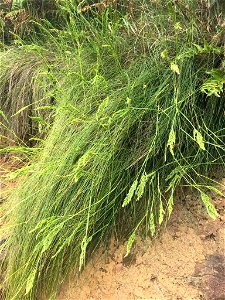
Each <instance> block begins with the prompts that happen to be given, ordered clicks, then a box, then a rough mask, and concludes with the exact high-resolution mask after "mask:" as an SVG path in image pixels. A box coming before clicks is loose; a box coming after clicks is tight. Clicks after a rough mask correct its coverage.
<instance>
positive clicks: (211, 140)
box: [2, 0, 225, 300]
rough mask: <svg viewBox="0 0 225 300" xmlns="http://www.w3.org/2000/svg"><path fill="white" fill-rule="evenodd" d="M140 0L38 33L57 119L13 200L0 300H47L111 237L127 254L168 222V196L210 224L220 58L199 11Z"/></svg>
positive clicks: (220, 102)
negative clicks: (187, 190) (50, 58)
mask: <svg viewBox="0 0 225 300" xmlns="http://www.w3.org/2000/svg"><path fill="white" fill-rule="evenodd" d="M138 2H139V5H138V6H137V7H136V6H135V7H134V8H135V9H134V12H135V13H134V15H133V16H132V18H130V17H129V16H128V15H127V14H125V13H124V12H119V11H118V10H117V11H114V10H112V9H111V8H109V9H106V10H105V11H104V12H102V13H101V14H95V13H93V15H91V14H90V15H88V16H86V15H85V16H84V15H82V14H80V12H79V10H78V12H77V7H76V5H72V4H71V2H65V4H64V5H63V7H62V10H63V12H64V14H65V24H66V26H65V28H64V29H61V30H59V29H54V28H52V27H51V25H49V24H48V26H50V27H49V28H48V29H46V27H44V26H43V25H41V29H40V30H43V40H44V41H45V43H46V47H47V46H48V43H49V44H50V45H51V51H52V52H54V53H55V57H57V59H58V60H57V61H56V62H55V61H54V63H52V65H51V69H50V72H51V74H52V78H57V79H58V80H56V81H54V84H55V85H56V86H57V88H56V95H55V97H56V102H57V112H56V115H55V119H54V123H53V125H52V128H51V130H50V132H49V134H48V137H47V139H46V141H45V142H44V148H43V151H41V152H40V153H39V154H38V156H37V157H36V161H35V162H34V163H33V165H31V166H30V167H29V169H28V170H29V174H30V173H31V174H30V175H27V177H26V178H25V179H24V180H23V183H21V186H19V188H18V194H17V195H14V197H13V200H14V204H13V206H14V209H13V210H12V212H11V213H10V219H11V224H10V226H12V227H11V228H13V229H12V232H11V235H10V237H9V239H8V241H7V243H6V244H5V245H4V247H5V248H6V249H7V251H8V255H7V257H6V259H5V261H4V263H3V266H2V268H3V270H4V273H5V282H4V284H3V291H4V297H5V299H10V300H12V299H53V298H54V296H55V295H56V293H57V288H58V286H59V285H60V284H61V283H62V281H63V280H64V279H65V277H66V276H67V274H68V273H69V272H70V271H71V269H72V268H73V267H74V266H76V268H77V271H81V270H82V268H83V267H84V265H85V262H86V260H87V259H88V258H89V257H90V254H91V253H92V251H94V250H95V249H96V247H98V245H99V244H100V243H101V242H103V241H106V240H107V238H109V237H110V236H111V235H113V234H114V235H115V234H116V235H118V236H119V237H120V238H121V237H126V238H128V246H127V252H128V253H129V251H130V249H131V247H132V243H133V241H134V240H135V235H136V234H138V233H141V232H142V233H143V232H144V233H145V234H146V235H147V236H148V235H151V236H155V235H156V234H157V231H158V228H159V227H160V225H162V224H165V222H166V221H167V220H168V218H169V216H170V214H171V213H172V210H173V205H174V201H175V199H174V194H175V191H176V188H177V187H178V186H191V187H193V188H195V189H197V191H199V193H200V195H201V198H202V201H203V203H204V204H205V206H206V209H207V211H208V213H209V215H210V216H211V217H213V218H216V216H217V212H216V210H215V208H214V206H213V204H212V203H211V200H210V199H209V197H208V196H207V191H209V190H210V189H212V180H211V179H210V178H209V174H210V172H211V170H213V168H214V167H216V166H218V165H222V166H224V154H225V153H224V143H225V139H224V133H225V132H224V131H225V120H224V108H225V104H224V103H225V102H224V91H223V85H221V82H223V76H224V66H223V49H222V47H220V46H218V45H215V43H214V42H213V38H211V35H210V34H206V33H205V30H206V28H207V26H208V25H209V19H208V17H207V18H205V14H204V10H203V9H202V10H200V8H201V6H200V7H199V6H198V5H197V2H198V1H196V2H195V1H192V3H189V4H187V5H186V6H185V5H183V2H181V6H180V5H175V4H174V2H173V1H169V0H167V1H152V2H151V3H149V2H147V1H138ZM140 3H141V5H140ZM134 5H135V2H134ZM78 8H79V7H78ZM196 11H197V15H196ZM210 20H211V19H210ZM211 25H212V24H211ZM212 26H213V25H212ZM216 30H218V31H219V27H218V28H217V29H216ZM214 33H215V32H212V36H213V35H214ZM218 34H219V32H218ZM59 66H60V68H59ZM215 68H217V70H215ZM207 72H209V73H207Z"/></svg>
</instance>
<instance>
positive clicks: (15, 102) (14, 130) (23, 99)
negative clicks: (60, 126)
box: [0, 46, 54, 145]
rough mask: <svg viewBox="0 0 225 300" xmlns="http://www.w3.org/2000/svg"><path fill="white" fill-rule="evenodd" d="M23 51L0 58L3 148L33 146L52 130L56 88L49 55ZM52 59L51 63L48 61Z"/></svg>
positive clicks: (0, 125)
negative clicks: (13, 145) (50, 122)
mask: <svg viewBox="0 0 225 300" xmlns="http://www.w3.org/2000/svg"><path fill="white" fill-rule="evenodd" d="M39 50H40V48H38V47H37V49H35V47H32V46H31V47H30V46H26V47H21V48H20V49H13V48H12V49H9V50H7V51H4V52H2V53H1V54H0V103H1V108H0V109H1V110H0V130H1V135H0V140H1V141H2V144H3V145H4V144H21V145H28V144H29V145H30V144H32V142H33V141H35V140H36V139H37V138H38V139H39V138H41V137H42V136H43V134H44V133H45V132H46V129H47V128H48V127H49V125H48V123H49V118H50V116H51V114H52V113H51V112H52V110H53V109H54V87H53V83H52V78H50V77H51V75H49V71H48V70H49V65H50V64H51V61H50V60H51V58H49V57H48V54H45V56H43V55H41V53H40V51H39ZM48 59H49V60H48Z"/></svg>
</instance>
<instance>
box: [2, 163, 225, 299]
mask: <svg viewBox="0 0 225 300" xmlns="http://www.w3.org/2000/svg"><path fill="white" fill-rule="evenodd" d="M19 165H20V162H18V161H17V160H16V161H15V160H12V159H10V160H8V159H5V158H2V159H1V157H0V200H1V203H0V214H1V216H3V215H4V213H5V208H6V207H7V205H9V204H7V195H8V193H9V192H12V189H13V188H14V186H15V182H14V181H10V182H8V181H5V180H4V177H5V175H6V174H7V173H8V171H9V170H11V169H15V168H17V167H18V166H19ZM222 183H224V184H225V179H223V180H222ZM224 192H225V188H224ZM212 200H213V201H214V203H215V205H216V208H217V210H218V212H219V214H220V217H219V218H218V219H217V220H216V221H213V220H212V219H209V218H208V216H207V215H206V213H205V209H204V208H203V206H202V205H201V202H200V200H199V199H198V197H197V196H194V195H193V194H192V193H187V194H182V195H181V196H180V197H179V199H178V200H177V204H176V207H175V209H174V212H173V214H172V217H171V219H170V221H169V224H168V227H167V228H166V229H165V230H164V231H163V233H162V235H161V236H160V237H159V238H157V239H156V240H151V239H147V240H145V241H143V240H141V239H140V238H139V240H138V241H137V242H136V244H135V246H134V249H133V250H132V252H131V254H130V255H129V256H128V257H127V258H124V255H125V253H126V245H125V244H124V245H119V244H118V243H117V242H116V241H112V243H111V246H110V248H109V249H108V250H107V251H106V250H104V249H103V248H102V249H99V250H98V251H97V253H96V254H95V255H94V257H93V258H92V259H91V260H90V262H89V263H88V264H87V266H86V268H85V270H84V271H83V273H82V274H81V276H80V278H79V279H77V275H76V272H75V271H74V272H73V273H72V274H71V275H70V277H69V279H68V280H67V282H66V283H65V284H64V285H63V286H62V288H61V292H60V293H59V295H58V297H57V299H56V300H117V299H118V300H136V299H152V300H225V198H223V197H220V196H218V195H217V196H215V195H212ZM5 204H6V205H5ZM3 219H4V218H3ZM2 238H4V237H0V240H1V239H2ZM18 300H19V299H18ZM21 300H22V299H21Z"/></svg>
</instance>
